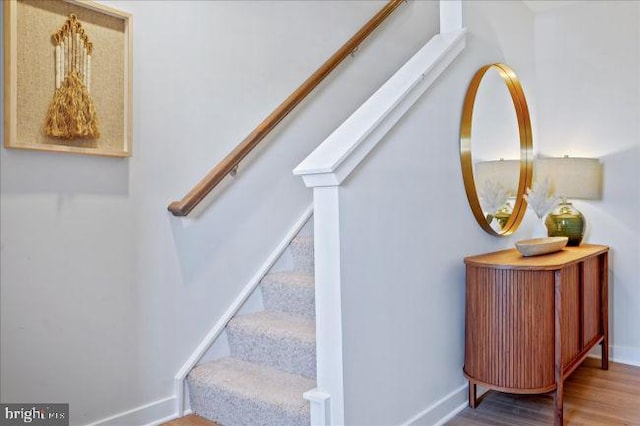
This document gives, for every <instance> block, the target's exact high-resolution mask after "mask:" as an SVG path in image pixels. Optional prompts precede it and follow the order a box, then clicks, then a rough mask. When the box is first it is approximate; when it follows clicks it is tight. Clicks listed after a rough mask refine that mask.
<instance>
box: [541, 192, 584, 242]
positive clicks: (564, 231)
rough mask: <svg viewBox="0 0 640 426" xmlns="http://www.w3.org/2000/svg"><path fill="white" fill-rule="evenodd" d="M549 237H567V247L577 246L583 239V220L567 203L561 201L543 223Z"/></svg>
mask: <svg viewBox="0 0 640 426" xmlns="http://www.w3.org/2000/svg"><path fill="white" fill-rule="evenodd" d="M544 223H545V225H546V226H547V231H548V235H549V236H550V237H568V238H569V242H568V243H567V245H568V246H579V245H580V243H581V242H582V238H583V237H584V229H585V224H586V222H585V220H584V216H583V215H582V213H580V212H579V211H578V210H577V209H576V208H575V207H573V205H572V204H571V203H569V202H566V201H563V202H562V203H560V204H559V205H558V207H556V208H555V209H554V210H553V211H552V212H551V213H549V215H548V216H547V219H546V220H545V221H544Z"/></svg>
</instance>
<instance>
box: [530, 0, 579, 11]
mask: <svg viewBox="0 0 640 426" xmlns="http://www.w3.org/2000/svg"><path fill="white" fill-rule="evenodd" d="M523 3H524V4H525V5H527V7H528V8H529V9H531V11H532V12H533V13H538V12H544V11H546V10H549V9H556V8H558V7H563V6H567V5H570V4H577V3H582V0H523Z"/></svg>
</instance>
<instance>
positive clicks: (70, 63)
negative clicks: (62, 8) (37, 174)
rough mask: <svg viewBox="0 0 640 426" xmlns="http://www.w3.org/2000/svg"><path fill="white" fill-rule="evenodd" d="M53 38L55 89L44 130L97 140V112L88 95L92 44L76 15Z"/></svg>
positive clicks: (65, 135) (72, 137)
mask: <svg viewBox="0 0 640 426" xmlns="http://www.w3.org/2000/svg"><path fill="white" fill-rule="evenodd" d="M51 40H52V41H53V44H54V46H55V72H56V90H55V92H54V94H53V99H52V101H51V104H50V105H49V110H48V112H47V117H46V119H45V125H44V132H45V134H46V135H47V136H53V137H56V138H63V139H76V138H89V139H98V138H99V137H100V129H99V123H98V115H97V113H96V108H95V106H94V104H93V100H92V99H91V95H90V94H89V90H90V84H91V53H92V51H93V45H92V44H91V43H90V42H89V37H88V36H87V34H86V33H85V31H84V29H83V28H82V24H81V23H80V22H79V21H78V19H77V18H76V16H75V15H74V14H70V15H69V19H67V21H66V22H65V23H64V25H63V26H62V28H60V29H59V30H58V32H56V33H55V34H53V36H52V37H51Z"/></svg>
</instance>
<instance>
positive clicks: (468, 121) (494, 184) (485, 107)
mask: <svg viewBox="0 0 640 426" xmlns="http://www.w3.org/2000/svg"><path fill="white" fill-rule="evenodd" d="M460 132H461V136H460V137H461V139H460V142H461V162H462V168H463V177H464V179H465V189H466V191H467V197H468V199H469V203H470V205H471V208H472V211H473V213H474V216H475V217H476V220H478V223H479V224H480V226H481V227H482V228H483V229H485V230H486V231H487V232H489V233H491V234H493V235H508V234H510V233H512V232H514V231H515V230H516V229H517V227H518V225H519V223H520V221H521V220H522V216H523V215H524V208H525V206H524V203H523V201H522V192H523V191H524V188H525V187H526V186H528V182H529V183H530V181H531V157H530V156H531V146H532V140H531V139H532V137H531V124H530V119H529V113H528V108H527V105H526V99H525V98H524V92H523V91H522V87H521V86H520V83H519V81H518V80H517V77H516V75H515V73H513V71H512V70H511V69H510V68H509V67H508V66H506V65H504V64H492V65H487V66H485V67H483V68H481V69H480V70H479V71H478V72H477V73H476V75H475V76H474V78H473V80H472V82H471V84H470V86H469V89H468V91H467V97H466V98H465V106H464V110H463V120H462V124H461V131H460ZM521 173H522V175H521Z"/></svg>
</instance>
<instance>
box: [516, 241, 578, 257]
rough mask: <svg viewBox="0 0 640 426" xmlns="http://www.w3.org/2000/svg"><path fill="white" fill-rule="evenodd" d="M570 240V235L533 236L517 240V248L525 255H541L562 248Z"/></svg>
mask: <svg viewBox="0 0 640 426" xmlns="http://www.w3.org/2000/svg"><path fill="white" fill-rule="evenodd" d="M568 241H569V238H568V237H547V238H533V239H531V240H521V241H518V242H516V248H517V249H518V251H519V252H520V253H522V255H523V256H539V255H541V254H547V253H553V252H555V251H559V250H562V249H563V248H564V246H566V245H567V242H568Z"/></svg>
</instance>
